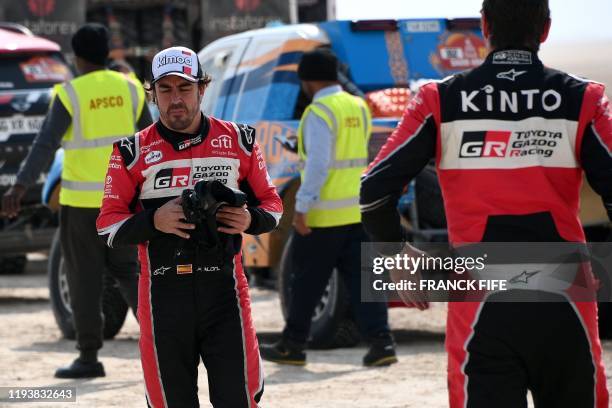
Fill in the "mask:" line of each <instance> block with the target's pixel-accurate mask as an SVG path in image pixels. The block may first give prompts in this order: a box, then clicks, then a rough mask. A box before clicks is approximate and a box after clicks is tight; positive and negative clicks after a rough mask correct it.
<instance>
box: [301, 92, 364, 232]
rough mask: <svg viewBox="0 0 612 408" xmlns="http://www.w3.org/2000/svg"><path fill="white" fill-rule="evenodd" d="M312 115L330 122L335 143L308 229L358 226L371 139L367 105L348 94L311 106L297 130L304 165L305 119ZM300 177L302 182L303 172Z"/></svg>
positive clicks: (311, 210)
mask: <svg viewBox="0 0 612 408" xmlns="http://www.w3.org/2000/svg"><path fill="white" fill-rule="evenodd" d="M311 112H312V113H313V114H315V115H317V116H319V117H320V118H321V119H323V120H324V121H325V123H327V125H328V126H329V128H330V129H331V134H332V137H333V140H332V151H331V162H330V165H329V172H328V174H327V179H326V180H325V183H324V184H323V187H322V188H321V191H320V194H319V200H318V201H317V202H316V203H315V204H314V205H313V206H312V207H311V209H310V210H309V211H308V213H307V215H306V220H307V221H306V222H307V224H308V226H309V227H316V228H320V227H336V226H340V225H349V224H357V223H359V222H361V214H360V211H359V185H360V177H361V173H363V171H364V169H365V168H366V166H367V164H368V140H369V138H370V130H371V127H372V117H371V114H370V111H369V109H368V106H367V105H366V103H365V102H364V101H363V100H362V99H361V98H358V97H355V96H352V95H350V94H348V93H346V92H338V93H335V94H332V95H328V96H325V97H323V98H319V99H317V100H316V101H314V102H313V103H312V104H310V105H309V106H308V107H307V108H306V110H305V111H304V114H303V115H302V120H301V121H300V126H299V128H298V154H299V157H300V160H301V161H302V163H304V162H305V161H306V156H307V154H308V152H306V151H305V150H304V135H303V126H304V118H306V115H308V114H309V113H311ZM315 137H316V136H315ZM302 168H303V166H302ZM300 175H301V177H302V180H303V179H304V171H303V169H302V170H301V171H300Z"/></svg>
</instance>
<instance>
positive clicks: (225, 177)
mask: <svg viewBox="0 0 612 408" xmlns="http://www.w3.org/2000/svg"><path fill="white" fill-rule="evenodd" d="M231 174H233V168H232V166H229V165H213V166H193V171H192V169H191V168H190V167H181V168H174V169H161V170H160V171H158V172H157V174H156V175H155V182H154V184H153V188H154V189H155V190H160V189H164V188H176V187H180V188H186V187H190V186H193V185H195V183H197V182H198V181H200V180H218V181H220V182H222V183H223V184H226V185H227V184H228V181H229V177H230V175H231Z"/></svg>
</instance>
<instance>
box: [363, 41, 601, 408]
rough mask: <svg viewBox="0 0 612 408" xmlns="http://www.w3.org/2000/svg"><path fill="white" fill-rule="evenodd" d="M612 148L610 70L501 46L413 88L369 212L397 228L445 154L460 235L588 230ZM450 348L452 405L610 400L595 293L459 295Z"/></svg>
mask: <svg viewBox="0 0 612 408" xmlns="http://www.w3.org/2000/svg"><path fill="white" fill-rule="evenodd" d="M611 149H612V117H611V113H610V107H609V102H608V99H607V97H606V96H605V93H604V86H603V85H602V84H599V83H595V82H591V81H588V80H585V79H582V78H578V77H575V76H572V75H568V74H565V73H562V72H559V71H556V70H553V69H550V68H547V67H545V66H544V65H543V64H542V63H541V61H540V60H539V59H538V57H537V55H536V54H535V53H532V52H529V51H524V50H500V51H497V52H493V53H491V54H490V55H489V57H488V58H487V60H486V61H485V63H484V64H483V65H482V66H480V67H478V68H476V69H474V70H471V71H467V72H464V73H461V74H458V75H455V76H451V77H449V78H446V79H444V80H442V81H438V82H434V83H430V84H427V85H425V86H423V87H422V88H421V89H420V91H419V92H418V94H417V95H416V96H415V97H414V98H413V99H412V101H411V102H410V104H409V106H408V108H407V110H406V111H405V113H404V116H403V118H402V121H401V122H400V124H399V125H398V127H397V129H396V130H395V132H394V133H393V134H392V135H391V136H390V138H389V140H388V141H387V143H386V145H385V146H384V147H383V148H382V149H381V151H380V152H379V154H378V156H377V157H376V159H375V161H374V162H373V163H371V165H370V166H369V168H368V169H367V170H366V172H365V174H364V176H363V179H362V186H361V199H360V204H361V207H362V216H363V222H364V225H365V227H366V229H367V231H368V232H369V233H370V234H371V235H372V237H373V238H374V239H375V240H377V241H380V242H399V241H401V240H402V239H403V231H402V229H401V227H400V222H399V215H398V212H397V210H396V204H397V200H398V198H399V196H400V194H401V192H402V190H403V188H404V186H405V185H406V184H407V183H408V182H409V181H410V180H411V179H413V178H414V177H415V176H416V175H417V174H418V173H419V172H420V171H421V170H422V169H423V167H424V166H425V165H426V164H427V163H428V162H429V161H430V160H431V159H435V163H436V167H437V172H438V178H439V180H440V184H441V188H442V194H443V198H444V203H445V210H446V216H447V219H448V232H449V240H450V241H451V243H453V244H465V243H475V242H517V241H524V242H535V241H539V242H560V241H572V242H584V240H585V237H584V233H583V230H582V227H581V224H580V221H579V218H578V209H579V192H580V188H581V184H582V178H583V174H584V173H586V177H587V180H588V181H589V183H590V185H591V187H593V189H594V190H595V191H596V192H597V193H598V194H599V195H600V196H601V197H602V198H603V202H604V205H605V207H606V209H607V210H608V214H609V215H610V214H612V156H611V153H610V151H611ZM551 321H553V322H556V324H555V325H554V328H552V327H550V326H551V324H550V322H551ZM546 322H547V323H546ZM576 330H579V332H578V333H579V335H577V334H576V333H577V332H576ZM558 344H561V345H562V349H560V348H559V347H557V346H556V345H558ZM447 349H448V353H449V367H448V370H449V391H450V403H451V407H453V408H454V407H465V406H467V407H492V406H495V407H506V406H507V407H517V406H526V399H525V393H526V390H527V389H530V390H531V391H532V393H533V396H534V400H535V402H536V405H537V406H546V407H548V406H551V407H552V406H554V407H570V406H571V407H576V406H580V407H598V408H603V407H607V406H608V393H607V391H606V385H605V374H604V367H603V364H602V362H601V345H600V342H599V337H598V330H597V306H596V304H595V303H574V302H567V303H554V304H551V303H549V304H542V303H539V304H536V303H533V304H512V303H499V304H494V303H450V304H449V316H448V326H447ZM564 350H565V351H564ZM555 353H558V354H555ZM578 379H580V380H578Z"/></svg>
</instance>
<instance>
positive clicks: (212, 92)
mask: <svg viewBox="0 0 612 408" xmlns="http://www.w3.org/2000/svg"><path fill="white" fill-rule="evenodd" d="M233 52H234V49H227V48H226V49H222V50H219V51H218V52H215V53H214V54H212V55H209V56H207V59H205V60H203V61H202V70H204V72H206V73H207V74H208V75H210V76H211V77H212V82H211V83H210V85H208V88H207V89H206V93H205V94H204V99H203V101H202V109H203V110H204V112H205V113H206V114H208V115H220V114H221V112H219V109H220V107H218V106H217V102H218V100H219V95H220V94H221V89H222V87H223V77H224V75H225V71H226V70H227V68H228V67H229V61H230V58H231V56H232V53H233Z"/></svg>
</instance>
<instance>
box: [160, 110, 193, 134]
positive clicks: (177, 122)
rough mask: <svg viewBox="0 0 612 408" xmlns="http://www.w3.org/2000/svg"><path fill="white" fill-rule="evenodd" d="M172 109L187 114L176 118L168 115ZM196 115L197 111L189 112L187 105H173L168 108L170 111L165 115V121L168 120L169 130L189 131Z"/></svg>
mask: <svg viewBox="0 0 612 408" xmlns="http://www.w3.org/2000/svg"><path fill="white" fill-rule="evenodd" d="M172 109H184V110H185V111H186V113H185V115H183V116H181V117H176V116H174V115H171V114H169V113H168V112H169V111H171V110H172ZM196 114H197V110H195V109H194V110H189V109H188V108H187V106H186V105H185V104H180V105H171V106H169V107H168V110H167V111H166V114H165V115H164V116H165V118H164V119H165V120H166V123H167V126H168V128H170V129H172V130H176V131H181V130H185V129H187V128H188V127H189V126H190V125H191V124H192V123H193V120H194V119H195V117H196Z"/></svg>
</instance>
